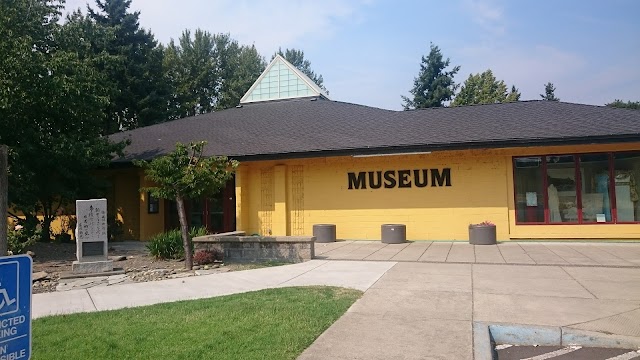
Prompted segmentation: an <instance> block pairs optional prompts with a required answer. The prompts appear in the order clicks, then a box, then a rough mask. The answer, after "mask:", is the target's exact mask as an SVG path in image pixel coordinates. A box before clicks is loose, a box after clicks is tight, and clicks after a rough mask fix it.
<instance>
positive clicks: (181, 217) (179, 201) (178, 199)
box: [176, 196, 193, 270]
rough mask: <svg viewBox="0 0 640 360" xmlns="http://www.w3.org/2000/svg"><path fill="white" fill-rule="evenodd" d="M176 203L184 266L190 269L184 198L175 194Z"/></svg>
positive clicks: (189, 242)
mask: <svg viewBox="0 0 640 360" xmlns="http://www.w3.org/2000/svg"><path fill="white" fill-rule="evenodd" d="M176 203H177V204H178V219H179V220H180V233H182V245H183V246H184V267H185V268H186V269H187V270H191V269H192V268H193V254H192V253H191V239H189V226H188V225H187V213H186V211H185V210H184V198H182V197H181V196H176Z"/></svg>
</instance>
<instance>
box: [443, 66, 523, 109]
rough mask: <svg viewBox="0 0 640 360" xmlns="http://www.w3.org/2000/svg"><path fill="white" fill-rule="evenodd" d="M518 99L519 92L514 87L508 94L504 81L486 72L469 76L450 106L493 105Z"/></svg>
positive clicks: (490, 72)
mask: <svg viewBox="0 0 640 360" xmlns="http://www.w3.org/2000/svg"><path fill="white" fill-rule="evenodd" d="M519 99H520V92H519V91H518V89H517V88H516V87H515V86H512V87H511V91H509V92H508V91H507V85H506V84H505V83H504V81H503V80H500V81H498V80H496V77H495V76H494V75H493V72H492V71H491V70H487V71H485V72H483V73H481V74H475V75H474V74H471V75H469V78H468V79H467V80H465V82H464V84H462V86H461V88H460V92H459V93H458V94H457V95H456V97H455V99H454V100H453V102H452V103H451V105H452V106H461V105H474V104H495V103H503V102H513V101H518V100H519Z"/></svg>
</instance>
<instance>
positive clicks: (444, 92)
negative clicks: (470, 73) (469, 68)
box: [402, 44, 460, 110]
mask: <svg viewBox="0 0 640 360" xmlns="http://www.w3.org/2000/svg"><path fill="white" fill-rule="evenodd" d="M447 67H449V58H447V59H446V60H444V58H443V56H442V53H441V52H440V48H438V47H437V46H435V45H433V44H431V50H430V51H429V55H428V56H427V57H426V58H425V57H424V56H422V63H421V64H420V72H419V73H418V76H417V77H416V78H415V79H414V81H413V89H411V90H410V91H409V92H410V93H411V95H412V97H406V96H402V101H403V104H402V106H403V107H404V109H405V110H411V109H421V108H431V107H442V106H444V105H445V102H446V101H450V100H451V99H452V98H453V95H454V93H455V91H456V89H457V88H458V85H456V83H455V82H454V81H453V77H454V76H455V74H457V73H458V71H459V70H460V66H454V67H453V69H451V70H449V71H445V69H446V68H447Z"/></svg>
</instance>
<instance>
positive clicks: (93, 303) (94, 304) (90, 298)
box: [84, 288, 98, 311]
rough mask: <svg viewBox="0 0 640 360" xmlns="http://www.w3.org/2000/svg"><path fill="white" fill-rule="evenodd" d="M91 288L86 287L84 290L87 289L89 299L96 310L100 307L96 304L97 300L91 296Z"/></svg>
mask: <svg viewBox="0 0 640 360" xmlns="http://www.w3.org/2000/svg"><path fill="white" fill-rule="evenodd" d="M89 289H90V288H86V289H84V291H86V292H87V295H89V300H91V305H93V309H94V310H95V311H98V307H97V306H96V303H95V301H93V296H91V293H90V292H89Z"/></svg>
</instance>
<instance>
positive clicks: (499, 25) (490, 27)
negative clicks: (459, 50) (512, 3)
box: [462, 0, 506, 35]
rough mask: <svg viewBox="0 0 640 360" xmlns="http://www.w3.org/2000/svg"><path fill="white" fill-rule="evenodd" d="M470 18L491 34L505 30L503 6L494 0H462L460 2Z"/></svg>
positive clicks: (499, 33) (501, 32)
mask: <svg viewBox="0 0 640 360" xmlns="http://www.w3.org/2000/svg"><path fill="white" fill-rule="evenodd" d="M462 6H463V8H464V9H465V11H466V12H467V13H468V14H469V15H470V16H471V20H473V22H475V23H476V24H478V25H480V27H481V28H483V29H484V30H486V31H488V32H489V33H490V34H491V35H501V34H504V32H505V28H506V26H505V18H504V7H503V6H502V4H500V2H499V1H496V0H464V1H463V3H462Z"/></svg>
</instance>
